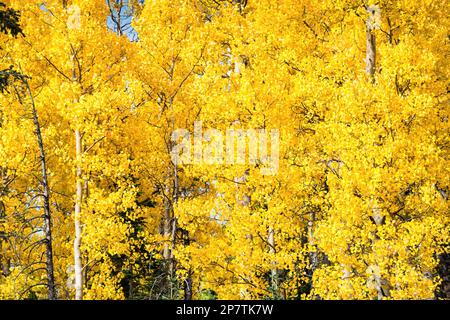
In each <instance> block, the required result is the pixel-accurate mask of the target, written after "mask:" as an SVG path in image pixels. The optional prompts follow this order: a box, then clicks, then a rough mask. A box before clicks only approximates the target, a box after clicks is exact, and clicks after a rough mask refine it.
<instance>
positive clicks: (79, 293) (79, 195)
mask: <svg viewBox="0 0 450 320" xmlns="http://www.w3.org/2000/svg"><path fill="white" fill-rule="evenodd" d="M75 142H76V159H77V173H76V178H77V181H76V202H75V216H74V223H75V239H74V243H73V256H74V267H75V299H76V300H82V299H83V273H82V272H83V268H82V264H81V250H80V246H81V201H82V200H83V184H82V180H81V179H82V171H81V163H80V160H81V152H82V148H81V133H80V131H79V130H75Z"/></svg>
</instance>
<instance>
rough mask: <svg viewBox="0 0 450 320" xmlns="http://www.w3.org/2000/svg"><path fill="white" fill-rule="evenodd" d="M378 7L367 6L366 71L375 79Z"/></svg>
mask: <svg viewBox="0 0 450 320" xmlns="http://www.w3.org/2000/svg"><path fill="white" fill-rule="evenodd" d="M376 10H377V8H375V7H373V6H371V7H368V8H367V11H368V12H369V18H368V19H367V21H366V73H367V74H368V75H369V76H370V77H371V79H372V81H373V80H374V79H373V78H374V75H375V64H376V43H375V34H374V29H375V21H374V19H375V18H374V16H375V12H376Z"/></svg>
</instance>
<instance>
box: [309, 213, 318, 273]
mask: <svg viewBox="0 0 450 320" xmlns="http://www.w3.org/2000/svg"><path fill="white" fill-rule="evenodd" d="M309 218H310V221H309V222H308V244H309V247H310V248H311V249H310V251H309V263H310V270H311V271H310V272H311V278H312V275H313V274H314V272H315V271H316V269H317V267H318V266H319V253H318V252H317V248H316V242H315V241H314V224H315V222H316V214H315V212H311V213H310V214H309Z"/></svg>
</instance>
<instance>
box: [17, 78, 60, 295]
mask: <svg viewBox="0 0 450 320" xmlns="http://www.w3.org/2000/svg"><path fill="white" fill-rule="evenodd" d="M24 82H25V86H26V88H27V91H28V95H29V97H30V100H31V108H32V113H33V121H34V126H35V130H36V138H37V142H38V147H39V158H40V162H41V186H42V198H43V202H44V234H45V257H46V270H47V287H48V299H49V300H55V299H56V289H55V277H54V271H53V242H52V220H51V213H50V187H49V185H48V176H47V162H46V158H45V148H44V141H43V140H42V133H41V126H40V124H39V118H38V115H37V111H36V105H35V103H34V98H33V94H32V93H31V89H30V85H29V84H28V81H27V80H26V79H24Z"/></svg>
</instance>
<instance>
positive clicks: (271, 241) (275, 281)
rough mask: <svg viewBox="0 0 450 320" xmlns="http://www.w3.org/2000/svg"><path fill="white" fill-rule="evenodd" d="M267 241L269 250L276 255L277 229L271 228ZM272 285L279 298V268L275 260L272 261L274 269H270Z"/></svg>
mask: <svg viewBox="0 0 450 320" xmlns="http://www.w3.org/2000/svg"><path fill="white" fill-rule="evenodd" d="M267 242H268V243H269V252H270V254H272V255H275V253H276V250H275V231H274V230H273V229H272V228H269V236H268V239H267ZM270 285H271V287H272V291H273V293H274V295H275V296H276V297H275V298H278V296H279V290H278V289H279V288H278V285H279V283H278V268H277V266H276V263H275V261H272V269H271V270H270Z"/></svg>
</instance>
